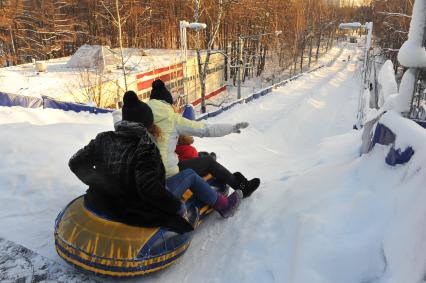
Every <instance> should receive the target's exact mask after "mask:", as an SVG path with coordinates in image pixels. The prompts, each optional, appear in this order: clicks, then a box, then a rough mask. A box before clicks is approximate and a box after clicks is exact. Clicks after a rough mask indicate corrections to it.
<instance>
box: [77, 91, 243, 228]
mask: <svg viewBox="0 0 426 283" xmlns="http://www.w3.org/2000/svg"><path fill="white" fill-rule="evenodd" d="M123 102H124V105H123V110H122V111H123V120H122V121H121V122H119V123H116V124H115V131H109V132H103V133H100V134H98V135H97V136H96V138H95V139H93V140H91V141H90V143H89V144H88V145H87V146H85V147H84V148H82V149H80V150H79V151H78V152H77V153H76V154H74V155H73V156H72V158H71V159H70V161H69V167H70V169H71V171H72V172H73V173H74V174H75V175H76V176H77V177H78V178H79V179H80V180H81V181H82V182H83V183H85V184H87V185H88V186H89V189H88V190H87V193H86V195H85V198H84V200H85V204H86V205H87V206H88V207H90V208H92V209H93V210H95V211H96V212H98V213H101V214H104V215H106V216H107V217H108V218H110V219H111V220H114V221H119V222H122V223H126V224H129V225H137V226H142V227H156V226H165V227H169V228H171V229H173V230H175V231H177V232H180V233H183V232H188V231H191V230H193V227H192V225H191V224H190V223H189V222H188V221H187V220H186V218H185V217H184V215H185V206H184V204H183V203H182V202H181V200H180V196H181V195H182V194H183V193H184V191H185V190H186V189H187V188H188V186H191V190H192V191H193V193H194V195H195V196H196V197H198V198H200V199H201V200H203V201H204V202H206V203H207V204H209V205H211V206H212V207H213V208H214V209H216V210H217V211H218V212H219V213H220V214H221V215H222V216H224V217H228V216H231V215H232V214H233V213H234V211H235V210H236V208H237V207H238V205H239V203H240V201H241V198H242V192H241V191H238V190H237V191H235V192H234V193H233V194H231V196H229V197H228V198H226V197H224V196H222V195H221V194H219V193H216V192H215V191H214V190H212V189H211V188H210V186H209V185H208V184H207V183H206V182H205V181H204V180H203V179H202V178H200V177H199V176H198V175H197V174H196V173H195V172H194V171H193V170H186V171H185V172H184V171H182V172H181V173H179V174H177V175H176V176H173V177H171V178H169V179H168V180H167V181H166V177H165V176H166V175H165V169H164V165H163V163H162V160H161V156H160V152H159V151H158V148H157V146H156V144H155V139H154V137H153V136H152V135H151V133H150V132H149V130H148V129H150V130H151V132H153V133H154V132H155V131H154V130H153V129H155V126H154V124H153V115H152V111H151V109H150V107H149V106H148V105H146V104H145V103H143V102H142V101H140V100H139V99H138V98H137V96H136V94H135V93H134V92H133V91H129V92H126V93H125V95H124V98H123Z"/></svg>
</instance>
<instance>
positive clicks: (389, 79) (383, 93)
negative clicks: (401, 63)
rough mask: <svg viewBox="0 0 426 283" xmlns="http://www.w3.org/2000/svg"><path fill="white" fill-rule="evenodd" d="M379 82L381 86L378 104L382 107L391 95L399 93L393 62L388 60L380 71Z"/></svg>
mask: <svg viewBox="0 0 426 283" xmlns="http://www.w3.org/2000/svg"><path fill="white" fill-rule="evenodd" d="M378 82H379V84H380V86H381V89H380V94H379V102H378V104H379V107H381V106H383V104H384V102H385V101H386V100H387V99H388V97H389V96H390V95H392V94H395V93H398V85H397V83H396V79H395V71H394V69H393V63H392V61H391V60H387V61H386V62H385V63H384V64H383V66H382V68H381V69H380V72H379V75H378Z"/></svg>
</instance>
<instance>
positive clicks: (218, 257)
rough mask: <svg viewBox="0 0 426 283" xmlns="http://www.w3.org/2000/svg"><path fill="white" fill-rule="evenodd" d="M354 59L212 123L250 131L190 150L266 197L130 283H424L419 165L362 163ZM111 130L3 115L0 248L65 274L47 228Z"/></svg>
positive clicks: (81, 117) (61, 117) (80, 117)
mask: <svg viewBox="0 0 426 283" xmlns="http://www.w3.org/2000/svg"><path fill="white" fill-rule="evenodd" d="M360 52H361V51H360V50H357V49H354V46H353V45H348V46H346V47H344V48H343V52H342V53H341V56H340V58H339V59H337V60H335V61H334V63H333V64H332V65H330V66H328V67H325V68H323V69H320V70H319V71H317V72H314V73H311V74H308V75H306V76H304V77H303V78H301V79H299V80H297V81H293V82H291V83H289V84H288V85H287V86H285V87H283V88H280V89H277V90H276V91H274V92H273V93H272V94H269V95H267V96H265V97H262V98H260V99H258V100H256V101H255V102H253V103H249V104H245V105H239V106H236V107H234V108H233V109H232V110H229V111H227V112H224V113H223V114H222V115H220V116H218V117H216V118H214V119H211V120H209V122H218V123H219V122H239V121H248V122H249V123H250V127H249V128H247V129H245V130H244V132H243V133H241V134H239V135H238V134H233V135H229V136H227V137H223V138H211V139H196V146H197V148H198V149H199V150H208V151H215V152H216V153H217V154H218V158H219V160H220V162H222V163H223V164H224V165H226V166H227V167H228V168H229V169H230V170H232V171H241V172H243V173H244V174H245V175H247V176H248V177H260V178H261V180H262V183H261V187H260V189H259V191H257V192H256V193H255V194H253V196H252V197H250V198H249V199H247V200H245V201H244V202H243V204H242V205H241V207H240V209H239V211H238V212H237V213H236V215H235V216H234V217H233V218H230V219H227V220H223V219H221V218H220V217H219V216H218V215H216V214H214V215H212V216H211V217H210V218H209V219H208V220H207V221H206V223H204V224H203V225H202V226H201V227H200V228H199V231H197V233H196V235H195V236H194V239H193V242H192V244H191V247H190V249H189V250H188V252H187V253H186V254H185V255H184V256H183V257H182V258H181V259H180V260H179V261H178V263H177V264H175V265H173V266H171V267H170V268H168V269H166V270H165V271H164V272H161V273H158V274H154V275H150V276H148V277H146V278H143V279H135V280H132V281H135V282H139V281H141V282H142V281H144V282H155V281H159V282H197V281H202V282H295V283H296V282H298V283H299V282H300V283H306V282H309V283H338V282H345V283H351V282H358V283H359V282H399V283H401V282H404V283H405V282H407V283H409V282H419V280H420V278H421V277H422V275H423V273H424V270H423V269H424V268H423V266H426V262H424V260H423V259H422V256H420V255H419V254H417V251H416V249H418V250H419V252H423V254H425V253H426V247H424V246H425V244H423V241H422V240H423V239H424V236H426V235H425V233H424V232H422V231H421V229H422V228H417V227H419V226H420V224H422V223H425V221H424V220H425V219H424V217H425V216H426V209H425V208H423V206H424V203H425V201H426V192H422V190H421V188H422V185H421V184H424V183H425V181H426V172H425V168H424V166H423V167H422V166H421V164H422V163H424V160H422V159H421V158H422V155H420V154H415V155H414V157H413V159H412V160H411V161H410V162H409V163H408V164H407V165H404V166H397V167H390V166H388V165H386V164H385V162H384V159H385V156H386V153H387V148H386V147H384V146H377V147H375V149H374V150H373V151H372V152H371V153H369V154H368V155H364V156H362V157H359V156H358V150H359V148H360V145H361V133H360V132H357V131H354V130H352V125H353V123H354V122H355V117H356V107H357V98H358V94H359V92H358V91H359V79H360V78H359V75H360V74H359V62H358V60H357V59H358V57H359V55H360V54H361V53H360ZM348 55H351V58H352V59H351V60H350V61H346V59H347V58H348ZM343 59H345V60H343ZM110 129H112V118H111V117H110V116H109V115H98V116H95V115H90V114H76V113H68V112H60V111H56V110H27V109H22V108H0V132H1V133H2V135H1V137H0V151H1V158H0V182H1V184H2V186H1V187H0V192H1V193H0V203H1V204H2V205H1V206H0V237H3V238H5V239H9V240H13V241H15V242H17V243H19V244H22V245H24V246H26V247H28V248H30V249H32V250H34V251H36V252H38V253H40V254H41V255H43V256H46V257H48V258H51V259H54V260H57V261H59V262H61V260H60V259H59V258H58V256H57V255H56V253H55V251H54V247H53V242H54V241H53V221H54V219H55V217H56V215H57V213H58V212H59V211H60V209H61V208H62V207H64V206H65V204H66V203H68V202H69V201H70V200H71V199H72V198H74V197H75V196H78V195H80V194H82V193H83V192H84V191H85V187H84V186H83V185H82V184H81V183H80V182H79V181H78V180H77V178H76V177H74V176H73V175H72V173H71V172H70V171H69V169H68V168H67V161H68V159H69V157H70V156H71V155H72V154H73V153H74V152H75V151H76V150H77V149H78V148H80V147H82V146H84V145H85V144H86V143H87V142H88V141H89V140H90V138H92V137H94V136H95V135H96V133H98V132H100V131H104V130H110ZM425 140H426V139H425ZM423 158H424V157H423ZM423 186H424V185H423ZM423 191H424V190H423ZM425 207H426V206H425ZM407 219H410V221H406V220H407ZM401 238H402V239H406V242H404V241H402V242H401V241H400V240H398V239H401ZM408 242H409V243H410V244H408ZM401 278H404V280H403V281H401ZM127 282H129V281H127Z"/></svg>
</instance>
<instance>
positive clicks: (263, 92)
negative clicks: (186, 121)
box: [195, 65, 325, 121]
mask: <svg viewBox="0 0 426 283" xmlns="http://www.w3.org/2000/svg"><path fill="white" fill-rule="evenodd" d="M324 66H325V65H321V66H318V67H316V68H313V69H311V70H309V71H306V72H302V73H299V74H297V75H295V76H293V77H291V78H288V79H285V80H283V81H281V82H279V83H276V84H274V85H272V86H269V87H266V88H263V89H261V90H258V91H256V92H254V93H252V94H251V95H249V96H248V97H244V98H241V99H238V100H236V101H234V102H232V103H230V104H228V105H226V106H223V107H221V108H219V109H218V110H215V111H213V112H209V113H206V114H204V115H202V116H199V117H197V118H196V119H195V120H197V121H201V120H206V119H208V118H211V117H216V116H217V115H219V114H221V113H223V112H224V111H227V110H229V109H231V108H232V107H234V106H235V105H238V104H242V103H248V102H251V101H253V100H255V99H258V98H259V97H262V96H265V95H267V94H268V93H271V92H272V90H273V89H275V88H278V87H282V86H284V85H286V84H288V83H289V82H291V81H294V80H297V79H298V78H300V77H302V76H304V75H305V74H309V73H311V72H314V71H316V70H318V69H321V68H323V67H324Z"/></svg>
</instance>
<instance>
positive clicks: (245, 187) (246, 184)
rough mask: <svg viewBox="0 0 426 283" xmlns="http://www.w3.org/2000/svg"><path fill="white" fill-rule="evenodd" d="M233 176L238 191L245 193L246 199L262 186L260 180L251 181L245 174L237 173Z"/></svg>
mask: <svg viewBox="0 0 426 283" xmlns="http://www.w3.org/2000/svg"><path fill="white" fill-rule="evenodd" d="M233 175H234V176H235V179H236V180H237V184H238V188H237V189H240V190H241V191H242V192H243V197H244V198H246V197H249V196H250V195H251V194H252V193H253V192H254V191H255V190H256V189H257V188H258V187H259V185H260V179H259V178H254V179H251V180H250V181H249V180H247V178H246V177H244V175H243V174H241V172H235V173H234V174H233Z"/></svg>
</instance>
